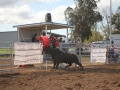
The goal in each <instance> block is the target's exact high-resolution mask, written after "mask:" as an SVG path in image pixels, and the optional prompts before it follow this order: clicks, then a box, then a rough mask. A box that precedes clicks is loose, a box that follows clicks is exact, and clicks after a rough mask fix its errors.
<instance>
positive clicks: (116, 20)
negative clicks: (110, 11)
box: [112, 6, 120, 34]
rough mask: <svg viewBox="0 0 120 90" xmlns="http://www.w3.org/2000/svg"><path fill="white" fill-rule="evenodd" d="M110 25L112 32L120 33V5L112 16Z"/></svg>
mask: <svg viewBox="0 0 120 90" xmlns="http://www.w3.org/2000/svg"><path fill="white" fill-rule="evenodd" d="M112 25H113V26H114V34H120V6H119V7H118V9H117V10H116V13H115V14H114V15H113V17H112Z"/></svg>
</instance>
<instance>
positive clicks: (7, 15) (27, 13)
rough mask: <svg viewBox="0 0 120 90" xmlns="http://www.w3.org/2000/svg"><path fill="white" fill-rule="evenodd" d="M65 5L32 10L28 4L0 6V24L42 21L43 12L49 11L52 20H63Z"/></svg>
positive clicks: (43, 18) (43, 19)
mask: <svg viewBox="0 0 120 90" xmlns="http://www.w3.org/2000/svg"><path fill="white" fill-rule="evenodd" d="M66 8H67V6H62V5H61V6H59V7H57V8H56V9H54V10H52V11H47V10H46V11H45V10H43V11H39V12H36V13H35V12H34V11H33V10H32V9H31V8H30V7H29V6H28V5H23V6H21V7H17V6H16V7H14V8H12V7H9V8H0V16H1V18H0V23H1V24H25V23H36V22H44V21H45V14H46V13H51V15H52V21H53V22H63V21H65V16H64V11H65V9H66Z"/></svg>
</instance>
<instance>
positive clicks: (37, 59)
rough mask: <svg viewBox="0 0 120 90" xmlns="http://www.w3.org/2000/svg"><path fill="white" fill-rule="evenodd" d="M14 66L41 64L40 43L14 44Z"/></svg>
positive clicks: (41, 48)
mask: <svg viewBox="0 0 120 90" xmlns="http://www.w3.org/2000/svg"><path fill="white" fill-rule="evenodd" d="M14 49H15V58H14V65H25V64H35V63H42V62H43V55H42V50H43V45H42V44H41V43H29V42H15V43H14Z"/></svg>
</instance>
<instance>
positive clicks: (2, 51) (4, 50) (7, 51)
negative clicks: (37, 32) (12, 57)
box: [0, 48, 14, 54]
mask: <svg viewBox="0 0 120 90" xmlns="http://www.w3.org/2000/svg"><path fill="white" fill-rule="evenodd" d="M10 53H11V50H10V48H0V54H10ZM12 53H13V54H14V49H13V50H12Z"/></svg>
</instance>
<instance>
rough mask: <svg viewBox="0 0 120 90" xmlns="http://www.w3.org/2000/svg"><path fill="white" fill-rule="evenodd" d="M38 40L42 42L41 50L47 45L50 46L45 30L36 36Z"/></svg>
mask: <svg viewBox="0 0 120 90" xmlns="http://www.w3.org/2000/svg"><path fill="white" fill-rule="evenodd" d="M38 41H39V42H41V43H43V50H45V49H46V47H47V46H50V39H49V38H48V37H47V36H46V34H45V32H43V33H42V36H39V37H38Z"/></svg>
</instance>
